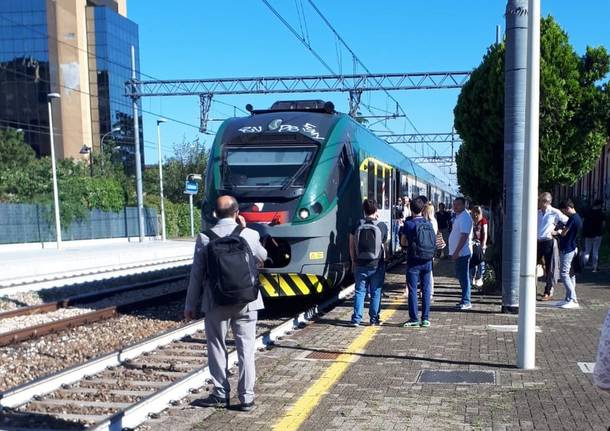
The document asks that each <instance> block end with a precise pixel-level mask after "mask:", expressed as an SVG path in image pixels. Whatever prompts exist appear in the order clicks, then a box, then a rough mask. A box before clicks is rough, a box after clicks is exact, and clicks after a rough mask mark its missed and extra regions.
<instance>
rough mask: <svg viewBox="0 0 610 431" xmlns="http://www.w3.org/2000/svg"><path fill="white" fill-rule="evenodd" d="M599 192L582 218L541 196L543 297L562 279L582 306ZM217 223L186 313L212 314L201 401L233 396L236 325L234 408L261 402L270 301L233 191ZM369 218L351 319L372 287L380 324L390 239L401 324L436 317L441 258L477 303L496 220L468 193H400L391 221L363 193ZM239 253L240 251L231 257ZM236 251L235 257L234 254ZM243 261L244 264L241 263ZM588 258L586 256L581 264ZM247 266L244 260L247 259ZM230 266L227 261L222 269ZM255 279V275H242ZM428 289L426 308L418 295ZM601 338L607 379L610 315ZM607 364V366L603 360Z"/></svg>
mask: <svg viewBox="0 0 610 431" xmlns="http://www.w3.org/2000/svg"><path fill="white" fill-rule="evenodd" d="M601 204H602V203H601V201H595V202H594V204H593V206H592V208H591V209H590V210H589V211H587V212H585V213H584V221H583V218H581V216H580V215H579V214H578V213H577V211H576V209H575V206H574V203H573V202H572V201H570V200H565V201H562V202H561V203H560V204H559V205H558V208H554V207H553V206H552V196H551V194H550V193H548V192H544V193H541V194H540V196H539V200H538V207H539V209H538V232H537V233H538V235H537V236H538V260H539V264H541V265H542V267H543V277H544V282H545V287H544V293H543V294H542V297H541V300H542V301H547V300H550V299H552V298H553V295H554V292H555V288H556V284H557V282H558V280H561V281H562V283H563V285H564V287H565V297H564V299H563V300H562V301H560V302H559V304H558V305H559V306H560V307H562V308H567V309H570V308H578V307H579V304H578V299H577V295H576V279H575V275H574V272H575V269H576V268H575V267H578V266H583V267H584V266H585V265H587V264H591V266H592V270H593V271H597V270H598V265H599V248H600V244H601V237H602V233H603V230H604V227H605V217H604V213H603V211H602V209H601ZM215 214H216V216H217V218H218V222H217V224H216V225H215V226H214V227H212V228H211V229H208V230H206V231H203V232H202V233H200V234H199V235H198V237H197V241H196V244H195V254H194V259H193V265H192V268H191V277H190V282H189V287H188V292H187V299H186V304H185V309H184V315H185V319H186V320H191V319H194V318H196V317H198V316H200V315H201V314H205V316H206V319H205V330H206V336H207V345H208V352H209V353H208V355H209V359H208V361H209V368H210V374H211V377H212V383H213V385H214V389H213V391H212V392H211V394H210V395H209V396H208V397H207V398H205V399H201V400H198V401H197V402H196V403H197V404H199V405H201V406H206V407H227V406H228V405H229V393H230V387H229V379H228V371H227V369H228V365H229V364H228V363H227V346H226V341H225V340H226V336H227V332H228V330H229V328H231V330H232V332H233V334H234V336H235V346H236V349H237V354H238V362H239V376H238V377H239V378H238V388H237V390H238V396H239V400H240V404H239V406H237V408H238V409H239V410H242V411H250V410H252V409H253V408H254V381H255V367H254V350H255V349H254V347H255V334H256V321H257V313H258V310H260V309H262V308H263V301H262V297H261V293H260V290H259V285H258V283H256V282H255V281H256V280H258V275H257V274H258V269H257V266H258V267H261V266H262V265H263V262H264V261H265V259H266V257H267V251H266V250H265V248H264V247H263V246H262V245H261V241H260V236H259V234H258V233H257V232H256V231H254V230H252V229H248V228H247V227H246V222H245V220H244V219H243V217H241V216H240V215H239V211H238V204H237V201H236V200H235V198H233V197H231V196H221V197H219V198H218V200H217V202H216V207H215ZM362 214H363V217H362V219H361V220H359V221H358V222H357V223H356V224H355V225H354V226H353V227H352V229H351V231H350V236H349V253H350V257H351V263H352V271H353V274H354V278H355V295H354V309H353V313H352V317H351V324H352V326H354V327H358V326H360V325H361V324H362V320H363V309H364V303H365V298H366V296H367V294H368V295H369V298H370V301H369V323H370V324H371V325H381V324H382V322H381V321H380V308H381V299H382V287H383V284H384V279H385V271H386V268H385V244H386V243H387V241H388V236H389V235H391V237H390V238H391V241H390V244H391V246H392V247H395V250H396V249H397V248H398V247H401V248H402V249H403V250H404V251H405V253H404V254H405V255H406V270H405V286H406V287H405V295H406V296H407V297H408V309H409V312H408V315H409V319H408V320H407V321H406V322H404V323H403V326H404V327H423V328H427V327H429V326H430V304H431V302H432V298H433V294H434V274H433V262H434V258H435V257H436V258H445V259H448V258H450V259H451V260H452V261H453V264H454V271H455V276H456V278H457V280H458V282H459V285H460V289H461V300H460V302H459V303H458V304H457V305H456V307H457V308H458V309H459V310H461V311H466V310H469V309H471V308H472V302H471V288H472V286H477V287H480V286H482V285H483V279H484V275H485V270H486V268H485V252H486V248H487V245H488V242H489V237H490V235H489V223H488V220H487V218H486V217H485V211H484V209H483V208H482V207H481V206H477V205H475V206H473V207H472V209H471V210H469V209H468V208H467V203H466V200H465V199H464V198H462V197H458V198H455V199H454V201H453V211H452V212H451V211H448V210H447V209H446V208H445V205H444V204H443V203H441V204H440V205H439V209H438V211H437V212H435V209H434V205H433V204H432V203H431V202H429V201H428V199H427V198H426V197H425V196H419V197H417V198H414V199H413V200H412V201H411V200H410V199H409V198H408V197H406V196H405V197H403V198H402V199H398V201H397V203H396V205H395V206H394V207H393V224H392V226H391V229H390V228H389V227H388V226H386V224H385V223H384V222H382V221H380V220H379V213H378V207H377V203H376V202H375V200H373V199H365V200H364V202H363V203H362ZM580 231H582V233H583V236H584V251H583V253H582V256H579V248H578V239H579V237H578V235H579V233H580ZM232 259H233V260H232ZM235 259H237V260H235ZM243 262H245V264H242V263H243ZM578 264H582V265H578ZM244 265H245V266H244ZM222 268H224V269H222ZM244 280H251V281H252V283H251V284H249V283H245V284H244ZM420 295H421V317H420V314H419V298H420ZM604 331H606V332H605V333H604V334H606V335H607V336H606V337H605V338H604V337H602V341H600V358H601V359H600V360H599V361H598V365H596V373H597V374H596V379H597V381H598V382H599V383H598V384H599V385H600V386H602V387H608V385H609V383H608V381H609V380H608V379H609V378H610V377H608V376H610V314H609V317H608V319H606V324H605V327H604ZM602 363H603V364H604V368H603V369H602V366H601V364H602Z"/></svg>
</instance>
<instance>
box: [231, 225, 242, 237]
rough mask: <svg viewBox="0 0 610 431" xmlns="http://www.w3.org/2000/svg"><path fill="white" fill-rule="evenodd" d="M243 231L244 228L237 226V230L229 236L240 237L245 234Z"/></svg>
mask: <svg viewBox="0 0 610 431" xmlns="http://www.w3.org/2000/svg"><path fill="white" fill-rule="evenodd" d="M243 230H244V227H243V226H241V225H237V226H235V229H233V232H231V233H230V234H229V236H240V235H241V233H242V232H243Z"/></svg>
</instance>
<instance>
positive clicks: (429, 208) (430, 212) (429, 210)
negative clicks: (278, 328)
mask: <svg viewBox="0 0 610 431" xmlns="http://www.w3.org/2000/svg"><path fill="white" fill-rule="evenodd" d="M422 215H423V216H424V218H425V219H426V220H428V221H429V222H430V223H432V227H433V228H434V234H435V235H436V244H437V245H436V247H437V248H438V245H439V244H438V239H439V231H438V222H437V221H436V217H435V216H434V205H432V203H431V202H428V203H427V204H426V206H425V207H424V211H423V214H422ZM440 239H441V240H443V237H442V235H441V237H440ZM433 296H434V259H432V274H431V276H430V299H431V300H432V297H433Z"/></svg>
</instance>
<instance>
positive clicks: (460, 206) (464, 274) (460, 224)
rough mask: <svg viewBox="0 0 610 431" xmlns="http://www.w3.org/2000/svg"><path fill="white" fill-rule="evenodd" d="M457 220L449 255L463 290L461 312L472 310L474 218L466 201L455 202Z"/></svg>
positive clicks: (462, 199)
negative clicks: (471, 260)
mask: <svg viewBox="0 0 610 431" xmlns="http://www.w3.org/2000/svg"><path fill="white" fill-rule="evenodd" d="M453 211H455V220H454V221H453V226H452V228H451V234H449V255H450V256H451V259H452V260H453V261H454V262H455V275H456V277H457V279H458V281H459V282H460V287H461V288H462V300H461V301H460V303H459V304H457V308H459V309H460V310H462V311H464V310H470V309H471V308H472V304H471V303H470V289H471V285H470V268H469V266H470V257H471V256H472V217H470V213H469V212H468V211H466V200H465V199H464V198H455V200H454V201H453Z"/></svg>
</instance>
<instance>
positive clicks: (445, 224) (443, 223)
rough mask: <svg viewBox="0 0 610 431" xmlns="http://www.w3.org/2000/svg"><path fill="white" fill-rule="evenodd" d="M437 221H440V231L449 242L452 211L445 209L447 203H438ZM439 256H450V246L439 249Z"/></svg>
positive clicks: (446, 242) (446, 241) (444, 257)
mask: <svg viewBox="0 0 610 431" xmlns="http://www.w3.org/2000/svg"><path fill="white" fill-rule="evenodd" d="M436 222H437V223H438V231H439V232H440V233H441V234H442V235H443V240H444V241H445V244H448V243H449V232H451V213H450V212H449V211H447V210H446V209H445V204H444V203H442V202H441V203H440V204H438V211H437V212H436ZM438 254H439V257H440V255H441V254H442V257H443V259H446V258H447V257H448V256H449V247H445V248H444V249H442V250H439V251H438Z"/></svg>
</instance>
